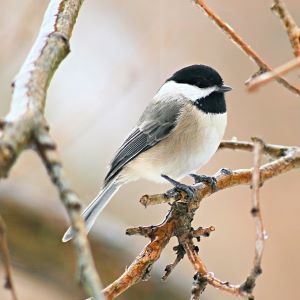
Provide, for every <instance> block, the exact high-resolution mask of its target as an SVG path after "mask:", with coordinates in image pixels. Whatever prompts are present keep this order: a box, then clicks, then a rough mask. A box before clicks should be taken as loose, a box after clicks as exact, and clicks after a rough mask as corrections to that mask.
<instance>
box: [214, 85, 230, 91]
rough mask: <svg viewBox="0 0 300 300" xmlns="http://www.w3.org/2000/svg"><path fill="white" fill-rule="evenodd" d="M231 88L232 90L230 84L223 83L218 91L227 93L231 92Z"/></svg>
mask: <svg viewBox="0 0 300 300" xmlns="http://www.w3.org/2000/svg"><path fill="white" fill-rule="evenodd" d="M231 90H232V88H231V87H230V86H228V85H224V84H223V85H222V86H219V87H218V89H217V92H220V93H226V92H229V91H231Z"/></svg>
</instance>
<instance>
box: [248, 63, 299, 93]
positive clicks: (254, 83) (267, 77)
mask: <svg viewBox="0 0 300 300" xmlns="http://www.w3.org/2000/svg"><path fill="white" fill-rule="evenodd" d="M299 66H300V57H296V58H294V59H292V60H290V61H288V62H287V63H285V64H283V65H282V66H279V67H277V68H276V69H274V70H273V71H270V72H265V73H263V74H260V75H258V76H257V77H255V78H252V79H251V80H250V81H249V82H248V86H247V88H248V91H250V92H252V91H255V90H256V89H257V88H259V87H261V86H262V85H264V84H266V83H268V82H270V81H272V80H274V79H276V78H277V77H278V76H281V75H283V74H286V73H288V72H290V71H292V70H294V69H296V68H298V67H299Z"/></svg>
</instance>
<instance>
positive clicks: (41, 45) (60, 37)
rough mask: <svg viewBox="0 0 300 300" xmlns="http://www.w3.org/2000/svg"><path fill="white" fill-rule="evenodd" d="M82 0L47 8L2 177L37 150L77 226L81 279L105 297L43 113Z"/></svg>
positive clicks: (19, 90) (63, 0) (14, 109)
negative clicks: (23, 156) (27, 152)
mask: <svg viewBox="0 0 300 300" xmlns="http://www.w3.org/2000/svg"><path fill="white" fill-rule="evenodd" d="M82 2H83V0H52V1H51V2H50V4H49V6H48V8H47V11H46V13H45V16H44V19H43V23H42V26H41V28H40V32H39V34H38V37H37V39H36V41H35V43H34V45H33V47H32V49H31V51H30V53H29V55H28V57H27V58H26V61H25V62H24V64H23V66H22V67H21V70H20V71H19V73H18V74H17V76H16V79H15V81H14V83H13V94H12V102H11V109H10V112H9V114H8V115H7V116H6V118H5V120H3V121H2V122H1V125H2V126H1V127H2V133H1V137H0V178H4V177H6V176H7V175H8V173H9V171H10V169H11V167H12V166H13V164H14V162H15V160H16V159H17V157H18V156H19V155H20V154H21V153H22V151H23V150H24V149H27V148H35V149H36V150H37V152H38V153H39V155H40V156H41V158H42V160H43V162H44V164H45V166H46V168H47V171H48V173H49V175H50V177H51V179H52V181H53V183H54V184H55V185H56V187H57V188H58V191H59V194H60V198H61V201H62V203H63V204H64V206H65V208H66V210H67V212H68V215H69V218H70V221H71V226H72V227H73V228H74V230H75V237H74V246H75V249H76V254H77V264H78V269H79V272H80V275H81V276H80V279H81V283H82V284H83V287H84V288H85V290H86V292H87V293H88V294H90V295H91V296H93V297H94V299H104V298H103V295H102V293H101V284H100V280H99V278H98V275H97V272H96V270H95V266H94V263H93V259H92V255H91V251H90V248H89V244H88V241H87V237H86V233H85V229H84V224H83V221H82V218H81V216H80V208H81V204H80V200H79V199H78V197H77V196H76V195H75V193H73V192H72V190H71V189H70V187H69V185H68V184H67V182H66V180H65V178H64V176H63V172H62V167H61V163H60V161H59V159H58V158H57V157H58V155H57V152H56V151H55V148H56V146H55V143H54V142H53V141H52V140H51V138H50V137H49V134H48V126H47V125H46V121H45V120H44V116H43V113H44V108H45V103H46V93H47V89H48V86H49V84H50V81H51V78H52V76H53V75H54V73H55V71H56V69H57V67H58V66H59V64H60V63H61V61H62V60H63V59H64V58H65V57H66V56H67V54H68V53H69V40H70V38H71V35H72V31H73V27H74V25H75V22H76V19H77V16H78V13H79V10H80V7H81V4H82Z"/></svg>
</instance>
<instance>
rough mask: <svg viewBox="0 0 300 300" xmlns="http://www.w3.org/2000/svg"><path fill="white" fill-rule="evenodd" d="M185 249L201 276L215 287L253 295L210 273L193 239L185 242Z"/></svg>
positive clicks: (239, 294)
mask: <svg viewBox="0 0 300 300" xmlns="http://www.w3.org/2000/svg"><path fill="white" fill-rule="evenodd" d="M185 251H186V253H187V257H188V259H189V261H190V262H191V264H192V266H193V267H194V269H195V270H196V271H197V272H198V273H199V274H200V276H202V277H204V278H205V279H206V280H207V283H208V284H210V285H212V286H213V287H215V288H217V289H219V290H221V291H224V292H227V293H229V294H232V295H235V296H240V297H251V296H252V295H250V294H249V293H247V292H244V291H242V290H240V286H238V285H232V284H230V283H229V282H227V281H226V282H225V281H224V282H223V281H221V280H219V279H217V278H216V277H214V275H213V274H212V273H208V272H207V270H206V267H205V265H204V263H203V262H202V260H201V259H200V258H199V256H198V254H197V251H195V246H194V244H193V243H192V241H189V242H188V243H186V244H185Z"/></svg>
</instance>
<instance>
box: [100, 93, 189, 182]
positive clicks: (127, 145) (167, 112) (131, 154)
mask: <svg viewBox="0 0 300 300" xmlns="http://www.w3.org/2000/svg"><path fill="white" fill-rule="evenodd" d="M185 101H187V100H186V99H185V98H183V97H178V96H177V97H176V99H172V98H170V97H168V98H166V99H163V101H161V100H160V101H159V102H158V101H155V100H154V101H153V102H152V103H151V104H150V105H148V107H147V108H146V110H145V112H144V113H143V115H142V117H141V118H140V120H139V122H138V124H137V127H136V128H134V129H133V131H132V132H131V133H130V135H129V136H128V137H127V138H126V140H125V141H124V143H123V144H122V146H121V147H120V148H119V150H118V151H117V153H116V155H115V157H114V159H113V160H112V162H111V165H110V170H109V172H108V174H107V176H106V178H105V184H108V183H109V182H110V181H111V180H112V179H113V178H114V177H115V176H116V175H117V174H119V172H120V171H121V170H122V168H123V167H124V166H125V165H126V164H127V163H128V162H130V161H131V160H132V159H134V158H135V157H136V156H137V155H139V154H140V153H142V152H144V151H147V150H148V149H149V148H151V147H153V146H154V145H156V144H157V143H159V142H160V141H161V140H163V139H164V138H165V137H167V136H168V135H169V134H170V133H171V131H172V129H173V128H174V127H175V126H176V123H177V119H178V115H179V112H180V110H181V108H182V107H183V104H184V102H185Z"/></svg>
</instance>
